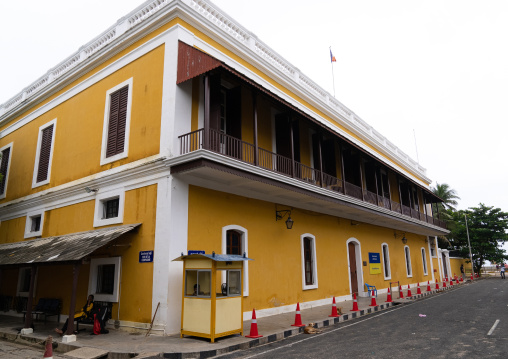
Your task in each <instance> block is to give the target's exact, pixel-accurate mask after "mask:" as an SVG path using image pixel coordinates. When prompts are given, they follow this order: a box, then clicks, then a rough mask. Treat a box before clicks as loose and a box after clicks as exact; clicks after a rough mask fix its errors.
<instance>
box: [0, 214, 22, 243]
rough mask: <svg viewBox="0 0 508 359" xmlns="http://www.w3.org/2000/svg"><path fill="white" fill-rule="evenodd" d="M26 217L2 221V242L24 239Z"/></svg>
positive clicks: (0, 230) (0, 229)
mask: <svg viewBox="0 0 508 359" xmlns="http://www.w3.org/2000/svg"><path fill="white" fill-rule="evenodd" d="M25 223H26V217H19V218H14V219H10V220H8V221H2V222H0V244H1V243H12V242H19V241H22V240H23V239H24V238H23V236H24V233H25Z"/></svg>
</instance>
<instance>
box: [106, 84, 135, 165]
mask: <svg viewBox="0 0 508 359" xmlns="http://www.w3.org/2000/svg"><path fill="white" fill-rule="evenodd" d="M131 103H132V78H130V79H129V80H127V81H124V82H122V83H121V84H119V85H118V86H115V87H113V88H112V89H110V90H109V91H108V92H107V93H106V106H105V109H104V127H103V132H102V151H101V165H104V164H107V163H111V162H114V161H117V160H119V159H122V158H125V157H127V153H128V149H129V141H128V140H129V131H130V117H131Z"/></svg>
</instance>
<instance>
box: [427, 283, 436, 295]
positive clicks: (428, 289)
mask: <svg viewBox="0 0 508 359" xmlns="http://www.w3.org/2000/svg"><path fill="white" fill-rule="evenodd" d="M436 284H437V282H436ZM436 289H439V287H438V288H436ZM430 291H431V289H430V281H427V292H430Z"/></svg>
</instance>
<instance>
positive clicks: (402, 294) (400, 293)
mask: <svg viewBox="0 0 508 359" xmlns="http://www.w3.org/2000/svg"><path fill="white" fill-rule="evenodd" d="M399 298H401V299H403V298H404V292H403V291H402V286H401V285H400V286H399Z"/></svg>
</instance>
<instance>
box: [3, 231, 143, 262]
mask: <svg viewBox="0 0 508 359" xmlns="http://www.w3.org/2000/svg"><path fill="white" fill-rule="evenodd" d="M140 225H141V223H136V224H126V225H122V226H115V227H106V228H100V229H94V230H92V231H86V232H79V233H71V234H64V235H62V236H55V237H46V238H38V239H33V240H28V241H23V242H15V243H5V244H0V266H3V265H21V264H42V263H44V264H48V263H61V262H74V261H78V260H81V259H83V258H85V257H86V256H88V255H89V254H90V253H92V252H93V251H95V250H97V249H99V248H101V247H103V246H105V245H106V244H108V243H109V242H111V241H112V240H114V239H116V238H118V237H120V236H121V235H122V234H125V233H127V232H129V231H132V230H133V229H134V228H136V227H138V226H140Z"/></svg>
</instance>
